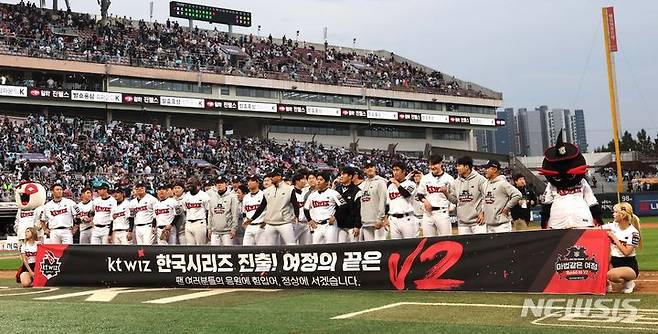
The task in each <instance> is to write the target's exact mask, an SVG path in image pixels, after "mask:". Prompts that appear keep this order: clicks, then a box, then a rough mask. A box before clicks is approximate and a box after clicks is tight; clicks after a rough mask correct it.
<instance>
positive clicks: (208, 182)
mask: <svg viewBox="0 0 658 334" xmlns="http://www.w3.org/2000/svg"><path fill="white" fill-rule="evenodd" d="M203 185H204V186H205V187H210V186H212V181H211V180H209V179H208V180H205V181H203Z"/></svg>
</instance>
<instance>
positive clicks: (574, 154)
mask: <svg viewBox="0 0 658 334" xmlns="http://www.w3.org/2000/svg"><path fill="white" fill-rule="evenodd" d="M587 167H589V166H587V164H586V162H585V157H583V155H582V154H581V153H580V149H579V148H578V147H577V146H576V145H573V144H571V143H565V142H564V141H563V140H562V131H560V134H559V135H558V137H557V141H556V143H555V146H553V147H549V148H548V149H546V152H544V161H543V163H542V168H541V169H539V174H541V175H544V176H545V177H546V180H548V185H547V186H546V191H545V192H544V200H543V203H542V204H543V205H542V218H541V223H542V228H544V229H546V228H549V229H564V228H584V227H594V226H598V225H601V223H602V220H601V207H600V206H599V203H598V201H597V200H596V197H594V192H593V191H592V188H590V186H589V184H588V183H587V180H585V174H586V173H587Z"/></svg>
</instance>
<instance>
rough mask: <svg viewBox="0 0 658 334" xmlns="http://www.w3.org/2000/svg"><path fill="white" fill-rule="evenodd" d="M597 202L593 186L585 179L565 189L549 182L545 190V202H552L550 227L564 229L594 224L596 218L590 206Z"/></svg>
mask: <svg viewBox="0 0 658 334" xmlns="http://www.w3.org/2000/svg"><path fill="white" fill-rule="evenodd" d="M583 199H584V200H583ZM597 203H598V201H597V200H596V197H595V196H594V192H593V191H592V188H590V186H589V184H588V183H587V181H585V180H584V179H583V180H581V181H580V184H578V185H576V186H575V187H573V188H570V189H564V190H558V189H557V188H555V186H553V185H552V184H550V183H549V184H548V185H547V186H546V191H545V192H544V204H552V205H551V215H550V217H549V219H548V228H550V229H563V228H582V227H592V226H594V218H592V213H591V211H590V210H589V208H590V206H592V205H595V204H597Z"/></svg>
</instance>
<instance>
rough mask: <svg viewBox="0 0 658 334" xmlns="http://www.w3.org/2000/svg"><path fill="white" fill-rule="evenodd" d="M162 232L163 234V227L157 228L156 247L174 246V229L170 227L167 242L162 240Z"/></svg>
mask: <svg viewBox="0 0 658 334" xmlns="http://www.w3.org/2000/svg"><path fill="white" fill-rule="evenodd" d="M162 232H164V226H163V227H158V228H157V235H156V242H157V244H158V245H175V244H176V234H177V233H176V227H175V226H172V227H171V233H169V238H167V240H162V239H160V237H162Z"/></svg>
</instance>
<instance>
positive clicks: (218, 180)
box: [215, 176, 228, 184]
mask: <svg viewBox="0 0 658 334" xmlns="http://www.w3.org/2000/svg"><path fill="white" fill-rule="evenodd" d="M217 183H228V179H226V178H225V177H223V176H220V177H218V178H217V179H216V180H215V184H217Z"/></svg>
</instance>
